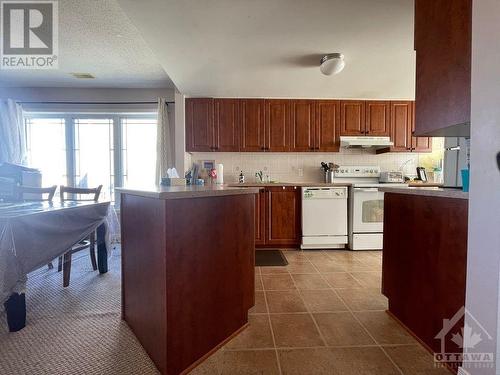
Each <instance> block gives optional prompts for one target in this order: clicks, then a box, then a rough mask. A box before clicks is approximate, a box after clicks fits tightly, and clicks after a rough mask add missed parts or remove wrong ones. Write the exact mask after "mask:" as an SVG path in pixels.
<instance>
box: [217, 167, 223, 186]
mask: <svg viewBox="0 0 500 375" xmlns="http://www.w3.org/2000/svg"><path fill="white" fill-rule="evenodd" d="M215 170H216V172H217V179H216V180H215V183H216V184H221V185H222V184H223V183H224V166H223V165H222V164H217V165H216V166H215Z"/></svg>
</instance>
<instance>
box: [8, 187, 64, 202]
mask: <svg viewBox="0 0 500 375" xmlns="http://www.w3.org/2000/svg"><path fill="white" fill-rule="evenodd" d="M56 190H57V185H54V186H51V187H46V188H44V187H33V186H17V187H16V188H15V191H16V196H17V199H19V200H21V201H31V202H42V201H47V202H52V199H53V198H54V195H55V193H56ZM24 194H31V195H32V196H31V197H27V198H26V197H25V196H24ZM45 194H48V195H47V198H44V197H43V196H44V195H45ZM33 195H34V197H33Z"/></svg>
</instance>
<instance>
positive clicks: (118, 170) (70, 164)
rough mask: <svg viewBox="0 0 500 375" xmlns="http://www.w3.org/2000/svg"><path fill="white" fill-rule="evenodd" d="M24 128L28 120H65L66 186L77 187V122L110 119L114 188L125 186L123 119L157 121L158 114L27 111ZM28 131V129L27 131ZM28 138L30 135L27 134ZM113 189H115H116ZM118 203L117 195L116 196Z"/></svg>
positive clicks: (24, 114) (24, 115)
mask: <svg viewBox="0 0 500 375" xmlns="http://www.w3.org/2000/svg"><path fill="white" fill-rule="evenodd" d="M23 117H24V126H25V127H27V122H26V120H28V119H37V118H60V119H64V126H65V127H64V132H65V138H66V139H65V141H66V176H67V181H66V184H67V185H68V186H75V185H76V180H75V175H76V148H75V146H76V138H75V120H77V119H109V120H112V124H113V125H112V126H113V171H112V172H113V173H114V179H113V184H114V188H115V187H119V186H123V182H124V179H123V177H124V171H125V166H124V165H123V158H122V148H123V147H122V146H123V143H122V134H123V133H122V131H123V129H122V119H134V118H136V119H157V114H156V112H140V113H138V112H130V113H127V112H119V113H112V112H110V113H87V112H36V111H25V112H24V113H23ZM26 130H27V129H26ZM26 137H28V134H27V132H26ZM114 188H113V189H114ZM115 201H116V195H115Z"/></svg>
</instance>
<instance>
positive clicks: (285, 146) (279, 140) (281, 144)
mask: <svg viewBox="0 0 500 375" xmlns="http://www.w3.org/2000/svg"><path fill="white" fill-rule="evenodd" d="M265 125H266V145H265V150H266V151H275V152H284V151H290V101H289V100H285V99H266V101H265Z"/></svg>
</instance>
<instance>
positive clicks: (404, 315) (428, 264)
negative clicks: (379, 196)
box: [382, 193, 468, 352]
mask: <svg viewBox="0 0 500 375" xmlns="http://www.w3.org/2000/svg"><path fill="white" fill-rule="evenodd" d="M467 215H468V201H467V200H462V199H450V198H440V197H426V196H414V195H405V194H394V193H386V195H385V198H384V249H383V253H382V254H383V266H382V277H383V279H382V282H383V286H382V289H383V293H384V294H385V295H386V296H387V297H388V298H389V311H390V312H391V313H392V314H393V315H394V316H396V317H397V318H398V319H399V320H400V321H401V322H402V323H403V324H405V325H406V326H407V327H408V328H409V329H410V330H411V331H412V332H413V333H414V334H415V335H416V336H417V337H418V338H419V339H421V340H422V341H423V342H424V343H425V344H426V345H427V346H428V347H429V348H431V349H432V350H433V351H434V352H440V341H439V340H436V339H435V338H434V337H435V336H436V335H437V334H438V333H439V332H440V331H441V329H442V328H443V319H450V318H452V317H453V316H454V315H455V313H456V312H457V311H458V310H459V309H460V308H461V307H462V306H464V304H465V283H466V267H467V217H468V216H467ZM401 218H404V220H401ZM459 328H460V327H458V328H456V329H454V332H456V331H458V330H459ZM451 350H453V352H456V350H457V348H456V346H455V347H453V348H452V349H451Z"/></svg>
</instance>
